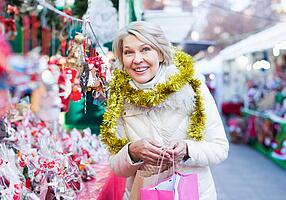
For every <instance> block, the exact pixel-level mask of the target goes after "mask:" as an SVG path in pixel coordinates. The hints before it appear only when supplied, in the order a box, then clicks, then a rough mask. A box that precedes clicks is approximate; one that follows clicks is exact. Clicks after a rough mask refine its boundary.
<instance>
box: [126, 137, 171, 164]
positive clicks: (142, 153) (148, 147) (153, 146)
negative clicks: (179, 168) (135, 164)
mask: <svg viewBox="0 0 286 200" xmlns="http://www.w3.org/2000/svg"><path fill="white" fill-rule="evenodd" d="M128 151H129V155H130V157H131V159H132V160H133V161H139V160H143V161H144V163H146V164H151V165H160V163H161V159H162V156H163V151H164V150H163V149H162V146H161V145H160V144H159V143H158V142H157V141H155V140H153V139H141V140H138V141H136V142H132V143H131V144H129V149H128ZM165 154H166V155H165V156H164V160H163V164H170V161H172V160H171V157H170V156H169V155H167V153H165Z"/></svg>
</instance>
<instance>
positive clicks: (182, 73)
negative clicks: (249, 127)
mask: <svg viewBox="0 0 286 200" xmlns="http://www.w3.org/2000/svg"><path fill="white" fill-rule="evenodd" d="M113 51H114V55H115V57H116V58H117V59H118V60H119V62H120V64H121V66H122V69H118V70H115V72H114V74H113V80H112V83H111V88H110V98H109V100H108V106H107V109H106V112H105V114H104V118H103V124H102V126H101V138H102V141H103V142H104V143H105V144H106V145H107V146H108V148H109V151H110V153H111V156H110V166H111V169H112V171H113V172H114V173H115V174H117V175H118V176H124V177H127V181H126V187H125V192H124V197H123V199H129V197H130V191H131V188H132V184H133V180H134V176H135V174H136V171H137V170H139V169H140V170H148V171H153V172H154V173H156V172H157V171H158V160H161V159H162V160H163V166H164V167H165V168H168V167H170V166H172V162H173V158H174V160H175V164H176V166H177V168H178V169H180V171H181V172H183V173H196V174H198V178H199V180H198V183H199V188H198V189H199V196H200V200H215V199H217V194H216V189H215V185H214V181H213V178H212V174H211V171H210V167H209V166H210V165H214V164H218V163H221V162H222V161H224V160H225V159H226V158H227V156H228V150H229V143H228V140H227V138H226V135H225V131H224V127H223V124H222V121H221V118H220V115H219V113H218V110H217V108H216V105H215V102H214V100H213V97H212V96H211V94H210V92H209V90H208V88H207V86H206V85H205V84H204V83H203V82H201V81H200V80H199V79H198V78H197V74H196V73H195V72H194V70H193V66H192V64H193V63H192V58H191V56H189V55H187V54H186V53H184V52H182V51H179V50H176V49H173V48H172V47H171V45H170V42H169V41H168V40H167V39H166V36H165V34H164V33H163V32H162V30H161V28H160V27H159V26H157V25H155V24H152V23H148V22H143V21H138V22H132V23H130V24H129V25H128V26H127V27H125V28H123V29H121V30H120V31H119V33H118V35H117V37H116V38H115V40H114V42H113ZM164 152H165V153H164ZM163 154H164V157H163V158H162V155H163ZM173 155H174V157H173Z"/></svg>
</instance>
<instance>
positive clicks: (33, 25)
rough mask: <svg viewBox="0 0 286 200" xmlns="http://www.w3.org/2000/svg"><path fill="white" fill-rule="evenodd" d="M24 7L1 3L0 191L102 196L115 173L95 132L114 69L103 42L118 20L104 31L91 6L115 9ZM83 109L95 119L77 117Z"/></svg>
mask: <svg viewBox="0 0 286 200" xmlns="http://www.w3.org/2000/svg"><path fill="white" fill-rule="evenodd" d="M20 3H21V2H20ZM57 3H61V2H60V1H59V2H57ZM90 3H91V2H90ZM99 3H100V4H101V6H103V7H99V6H98V5H99ZM66 5H67V4H66ZM21 6H22V7H20V4H19V5H10V4H8V2H5V3H4V4H3V5H2V2H1V6H0V9H1V8H3V9H4V10H3V11H2V10H1V13H2V12H3V13H5V16H2V15H1V17H0V27H1V33H0V94H1V95H0V198H1V199H35V200H37V199H92V198H98V197H99V196H100V194H101V190H102V188H104V187H105V184H106V181H108V180H109V181H115V178H116V177H114V176H112V174H111V172H110V169H109V168H108V164H107V158H108V152H107V151H106V148H105V146H104V145H103V144H102V143H101V141H100V140H99V138H98V136H97V134H98V125H99V123H100V120H101V118H100V117H101V115H102V113H103V111H104V109H103V107H102V106H103V105H104V104H105V102H106V99H107V97H108V90H109V82H110V78H111V73H112V70H113V68H112V64H111V63H109V60H108V58H107V55H106V54H105V53H106V52H105V51H104V49H103V48H104V47H103V43H104V42H106V40H110V39H111V38H110V37H111V36H110V35H111V33H110V31H112V30H114V28H115V29H116V27H117V26H114V24H113V25H112V26H110V27H112V28H110V27H109V28H106V27H102V29H101V31H104V30H105V29H106V30H107V29H108V30H107V32H102V33H100V30H99V29H98V27H99V26H98V25H99V24H92V23H94V21H93V15H89V13H91V12H93V11H94V10H96V9H99V8H101V9H100V10H98V12H99V14H100V15H99V16H97V19H99V17H106V16H104V13H108V14H109V15H108V20H114V18H113V14H114V13H116V11H115V9H114V8H113V7H112V4H111V2H109V1H100V2H99V1H92V3H91V4H90V6H92V7H93V9H91V10H89V9H88V10H87V13H86V15H85V16H86V17H85V18H83V19H80V18H77V17H74V16H73V15H72V14H73V13H72V12H73V11H72V10H71V9H70V8H68V7H63V8H60V7H59V6H56V5H52V4H50V3H48V2H46V1H44V0H38V1H37V4H35V2H34V1H27V2H25V5H21ZM94 6H95V7H96V9H95V8H94ZM110 6H111V7H110ZM89 8H90V7H89ZM93 14H94V12H93ZM108 20H107V21H108ZM116 20H117V19H116V16H115V21H116ZM107 21H105V22H104V23H105V25H108V26H109V25H110V24H108V23H107ZM96 23H98V21H97V22H96ZM93 27H96V28H93ZM95 29H96V30H95ZM106 38H109V39H106ZM38 46H41V48H37V47H38ZM16 53H18V54H16ZM77 103H78V104H79V105H80V106H75V104H77ZM73 106H74V107H73ZM100 106H101V107H100ZM75 108H77V109H75ZM69 111H70V112H73V113H76V114H73V116H76V117H77V119H72V120H74V121H72V120H71V119H70V118H68V117H65V116H69V115H67V113H69ZM85 114H86V115H88V116H92V117H94V118H96V119H97V120H98V124H97V126H94V127H91V128H86V126H88V125H89V124H81V123H79V122H80V119H79V118H81V117H82V116H84V115H85ZM83 121H84V120H83ZM73 123H77V124H78V125H79V126H78V127H75V126H74V124H73ZM76 128H78V129H76ZM110 177H111V178H110ZM112 177H113V178H112ZM116 180H117V179H116ZM124 180H125V179H123V180H122V183H124ZM117 181H118V180H117ZM91 197H92V198H91Z"/></svg>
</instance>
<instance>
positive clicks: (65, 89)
mask: <svg viewBox="0 0 286 200" xmlns="http://www.w3.org/2000/svg"><path fill="white" fill-rule="evenodd" d="M77 73H78V72H77V70H76V69H73V68H69V67H67V68H64V69H62V70H61V75H60V77H59V80H58V84H59V87H60V92H59V95H60V97H61V100H62V110H63V111H64V112H68V108H69V103H70V100H71V94H72V90H73V85H74V84H75V79H76V76H77Z"/></svg>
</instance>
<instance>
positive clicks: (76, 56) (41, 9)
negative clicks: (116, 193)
mask: <svg viewBox="0 0 286 200" xmlns="http://www.w3.org/2000/svg"><path fill="white" fill-rule="evenodd" d="M138 20H144V21H150V22H153V23H156V24H158V25H160V26H161V28H162V29H163V31H164V32H165V33H166V36H167V38H168V39H169V40H170V42H171V43H172V44H173V45H174V46H176V47H177V48H179V49H182V50H184V51H185V52H187V53H188V54H190V55H192V56H193V59H194V61H195V69H196V70H197V71H198V72H199V73H201V74H202V75H203V76H204V78H205V83H206V84H207V86H208V88H209V90H210V92H211V93H212V95H213V97H214V99H215V102H216V104H217V107H218V109H219V111H220V113H221V116H222V119H223V123H224V126H225V130H226V133H227V137H228V139H229V142H230V152H229V158H228V159H227V160H226V161H225V162H223V163H222V164H220V165H217V166H213V167H212V170H213V175H214V179H215V183H216V186H217V191H218V199H219V200H241V199H247V200H248V199H250V200H264V199H265V200H266V199H267V200H269V199H271V200H284V199H286V192H285V186H286V173H285V170H286V0H252V1H250V0H240V1H238V0H7V1H4V0H0V94H1V95H0V119H1V120H0V122H1V123H0V128H1V129H0V146H1V148H0V161H1V160H2V161H3V160H5V159H6V160H9V159H8V157H9V156H8V155H10V154H11V152H10V151H9V150H8V149H13V152H14V154H15V155H14V154H13V156H12V157H13V159H14V157H15V158H16V159H15V160H13V159H12V160H11V159H10V160H9V162H8V161H7V163H9V166H8V164H7V167H8V168H9V169H10V168H11V169H14V171H17V170H18V171H19V172H17V173H14V174H13V173H7V172H5V169H6V168H0V172H1V173H0V180H1V181H0V188H1V190H0V198H2V197H3V198H4V197H6V198H8V199H10V198H12V196H13V195H15V192H16V194H17V195H18V196H19V195H20V194H21V195H22V196H21V195H20V196H21V198H22V197H24V196H27V197H31V198H32V197H33V198H34V199H37V198H38V199H43V198H44V197H46V198H48V199H49V198H50V199H52V198H53V197H55V196H57V197H61V198H64V199H65V198H70V199H76V198H79V199H96V195H98V193H99V192H98V191H99V189H98V188H100V185H102V183H103V182H104V181H100V180H104V178H106V174H108V173H106V171H104V170H106V168H104V170H103V168H101V167H99V165H102V166H104V165H105V166H106V152H104V147H102V146H101V144H100V141H98V139H97V135H98V134H99V126H100V123H101V121H102V115H103V113H104V111H105V105H106V100H107V98H108V90H109V83H110V80H111V74H112V72H113V70H114V69H115V68H116V67H118V63H117V62H116V60H115V59H114V56H113V53H112V49H111V47H112V40H113V38H114V36H115V34H116V32H117V31H118V30H119V29H120V28H122V27H124V26H125V25H127V24H129V23H130V22H132V21H138ZM43 130H44V131H43ZM94 141H96V142H94ZM94 149H95V150H94ZM8 152H10V154H9V153H8ZM45 152H50V153H49V154H48V155H46V154H45ZM59 152H60V153H59ZM63 152H65V153H63ZM32 155H33V156H32ZM66 155H69V156H66ZM55 157H56V158H57V159H56V160H57V162H58V163H65V168H64V169H71V170H69V171H65V170H62V171H61V170H60V168H59V169H58V170H59V171H55V170H51V169H54V168H53V167H52V168H50V169H48V168H47V167H46V168H43V165H39V163H40V160H41V162H42V160H43V159H44V160H45V164H47V163H50V164H51V162H52V160H54V158H55ZM67 160H72V161H71V162H70V161H67ZM28 163H33V164H34V165H33V166H32V165H29V164H28ZM72 163H73V164H72ZM1 164H2V163H1ZM1 164H0V166H1ZM10 164H11V166H12V167H11V166H10ZM41 164H43V163H41ZM21 165H22V166H21ZM23 167H24V168H25V170H26V171H24V170H23ZM44 167H45V166H44ZM37 169H40V171H41V173H42V174H44V175H43V176H44V177H45V178H46V180H45V181H46V182H45V183H49V184H50V185H53V187H48V186H47V185H45V184H43V183H40V182H39V180H37V179H35V177H36V176H37V173H38V171H39V170H38V171H37ZM45 170H46V171H45ZM63 171H65V172H63ZM36 172H37V173H36ZM46 172H48V173H46ZM35 173H36V175H35ZM41 173H40V174H41ZM63 173H66V174H67V175H70V176H69V177H71V176H72V177H73V179H72V181H73V183H74V184H73V186H71V183H70V182H68V181H66V182H61V183H59V180H62V178H61V177H60V174H63ZM12 174H13V175H12ZM51 174H52V175H51ZM104 174H105V175H104ZM78 177H81V179H80V180H83V181H80V180H79V178H78ZM94 178H95V179H94ZM6 180H8V181H9V180H10V181H11V180H13V181H14V182H15V184H18V185H21V187H20V188H21V189H19V190H20V191H21V192H19V191H18V192H17V191H16V190H15V189H11V187H10V188H9V187H8V186H7V184H6V182H7V181H6ZM96 180H99V181H96ZM5 181H6V182H5ZM77 184H78V185H77ZM75 185H76V186H75ZM81 185H85V188H89V189H88V190H84V192H82V188H81V187H80V186H81ZM41 188H42V189H41ZM43 188H44V189H43ZM2 189H3V190H2ZM43 190H45V191H46V192H45V193H44V194H43V193H41V192H40V191H43ZM2 191H6V193H4V192H2ZM40 193H41V194H40ZM5 195H6V196H5ZM9 195H10V196H9ZM11 195H12V196H11ZM17 195H16V196H17ZM41 195H42V196H41Z"/></svg>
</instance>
